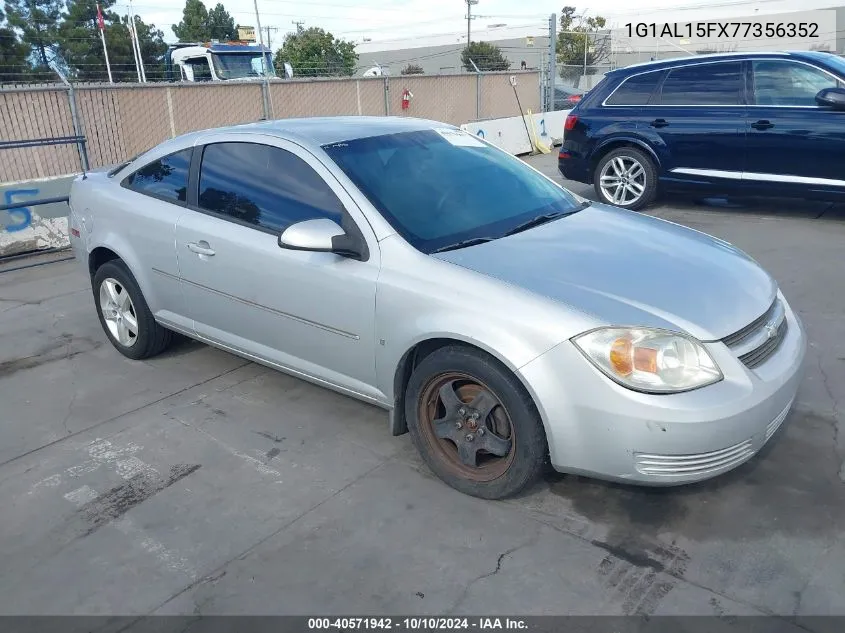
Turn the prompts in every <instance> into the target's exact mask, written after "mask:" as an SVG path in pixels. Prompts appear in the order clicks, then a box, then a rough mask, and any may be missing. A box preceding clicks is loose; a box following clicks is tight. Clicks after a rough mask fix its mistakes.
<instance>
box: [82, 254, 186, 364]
mask: <svg viewBox="0 0 845 633" xmlns="http://www.w3.org/2000/svg"><path fill="white" fill-rule="evenodd" d="M91 285H92V289H93V291H94V303H95V305H96V307H97V315H98V316H99V317H100V325H102V326H103V331H104V332H105V333H106V336H107V337H108V339H109V341H111V344H112V345H114V347H115V348H116V349H117V351H119V352H120V353H121V354H123V355H124V356H126V357H128V358H132V359H133V360H140V359H142V358H149V357H151V356H155V355H157V354H160V353H161V352H163V351H164V350H165V349H167V348H168V347H169V346H170V344H171V343H172V342H173V332H171V331H170V330H168V329H167V328H165V327H163V326H161V325H159V324H158V323H157V322H156V320H155V318H154V317H153V315H152V312H150V308H149V307H148V306H147V302H146V301H145V300H144V295H143V294H141V290H140V288H138V283H137V282H136V281H135V277H133V276H132V273H131V272H129V269H128V268H127V267H126V264H124V263H123V262H122V261H120V260H119V259H114V260H111V261H108V262H106V263H105V264H103V265H102V266H100V267H99V268H98V269H97V272H96V273H94V278H93V280H92V284H91Z"/></svg>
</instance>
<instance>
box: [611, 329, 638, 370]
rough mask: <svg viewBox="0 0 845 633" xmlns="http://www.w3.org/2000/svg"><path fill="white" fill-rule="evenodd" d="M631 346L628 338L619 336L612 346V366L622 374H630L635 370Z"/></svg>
mask: <svg viewBox="0 0 845 633" xmlns="http://www.w3.org/2000/svg"><path fill="white" fill-rule="evenodd" d="M631 347H632V346H631V341H630V340H629V339H627V338H618V339H616V340H615V341H613V345H611V346H610V366H611V367H613V371H615V372H616V373H617V374H619V375H620V376H628V375H630V374H631V373H632V372H633V371H634V363H633V359H632V357H631Z"/></svg>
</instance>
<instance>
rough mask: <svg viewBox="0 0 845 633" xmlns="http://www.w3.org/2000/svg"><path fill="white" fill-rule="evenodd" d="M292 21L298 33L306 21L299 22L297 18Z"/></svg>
mask: <svg viewBox="0 0 845 633" xmlns="http://www.w3.org/2000/svg"><path fill="white" fill-rule="evenodd" d="M290 23H291V24H293V25H295V26H296V32H297V33H299V31H300V30H302V26H303V25H304V24H305V22H299V21H297V20H291V21H290Z"/></svg>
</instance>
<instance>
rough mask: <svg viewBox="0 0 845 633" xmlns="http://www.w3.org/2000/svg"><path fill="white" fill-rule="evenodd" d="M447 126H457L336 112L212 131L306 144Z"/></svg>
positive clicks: (319, 143)
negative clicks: (284, 139) (246, 133)
mask: <svg viewBox="0 0 845 633" xmlns="http://www.w3.org/2000/svg"><path fill="white" fill-rule="evenodd" d="M444 127H445V128H453V127H454V126H452V125H449V124H448V123H441V122H439V121H429V120H427V119H417V118H413V117H390V116H337V117H308V118H301V119H276V120H272V121H260V122H257V123H245V124H243V125H235V126H232V127H230V128H217V129H215V130H211V131H210V132H218V133H219V132H222V133H229V132H253V133H257V134H266V135H269V136H278V137H280V138H286V139H290V140H294V141H299V142H301V143H303V144H306V145H328V144H331V143H339V142H341V141H354V140H356V139H360V138H368V137H371V136H382V135H385V134H397V133H399V132H418V131H421V130H431V129H434V128H444Z"/></svg>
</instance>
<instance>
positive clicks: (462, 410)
mask: <svg viewBox="0 0 845 633" xmlns="http://www.w3.org/2000/svg"><path fill="white" fill-rule="evenodd" d="M458 413H460V414H461V415H466V414H467V410H466V409H464V408H463V407H461V408H460V409H458Z"/></svg>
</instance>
